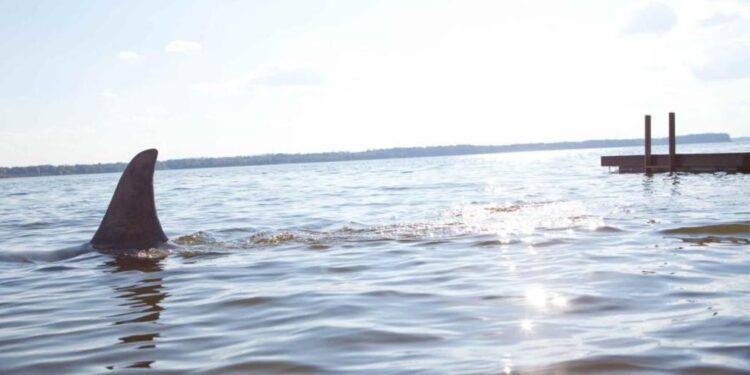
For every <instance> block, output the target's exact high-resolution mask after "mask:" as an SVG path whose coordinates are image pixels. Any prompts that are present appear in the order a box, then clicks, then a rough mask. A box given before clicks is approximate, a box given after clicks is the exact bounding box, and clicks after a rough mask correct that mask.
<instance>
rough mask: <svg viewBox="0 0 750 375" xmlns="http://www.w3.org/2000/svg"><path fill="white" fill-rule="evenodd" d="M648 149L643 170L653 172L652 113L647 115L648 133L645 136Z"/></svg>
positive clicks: (644, 140)
mask: <svg viewBox="0 0 750 375" xmlns="http://www.w3.org/2000/svg"><path fill="white" fill-rule="evenodd" d="M643 143H644V146H645V147H646V150H645V152H644V154H643V171H644V172H645V173H651V115H646V134H645V135H644V137H643Z"/></svg>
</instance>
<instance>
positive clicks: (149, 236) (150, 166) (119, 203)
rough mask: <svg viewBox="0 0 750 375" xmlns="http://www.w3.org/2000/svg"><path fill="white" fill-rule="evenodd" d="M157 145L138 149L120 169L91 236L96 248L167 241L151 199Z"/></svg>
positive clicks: (146, 245) (141, 246) (148, 245)
mask: <svg viewBox="0 0 750 375" xmlns="http://www.w3.org/2000/svg"><path fill="white" fill-rule="evenodd" d="M158 153H159V152H158V151H156V149H150V150H145V151H141V152H140V153H139V154H138V155H136V156H135V157H134V158H133V160H131V161H130V163H129V164H128V166H127V168H125V171H124V172H122V176H121V177H120V182H119V183H118V184H117V189H116V190H115V193H114V195H113V196H112V200H111V201H110V202H109V207H108V208H107V213H106V214H105V215H104V219H102V223H101V224H100V225H99V229H98V230H97V231H96V234H94V237H93V238H92V239H91V245H92V246H93V247H94V248H95V249H98V250H126V249H149V248H151V247H156V246H159V245H160V244H163V243H164V242H167V236H166V235H165V234H164V231H163V230H162V229H161V223H160V222H159V217H158V216H157V215H156V204H155V203H154V167H155V165H156V157H157V155H158Z"/></svg>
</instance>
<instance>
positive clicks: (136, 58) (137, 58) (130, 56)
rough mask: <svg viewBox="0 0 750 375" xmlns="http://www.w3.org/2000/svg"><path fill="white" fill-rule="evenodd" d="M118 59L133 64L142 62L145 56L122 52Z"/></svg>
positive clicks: (133, 52) (132, 52)
mask: <svg viewBox="0 0 750 375" xmlns="http://www.w3.org/2000/svg"><path fill="white" fill-rule="evenodd" d="M117 57H119V58H120V59H121V60H125V61H131V62H136V61H140V60H143V58H144V56H143V55H141V54H140V53H138V52H135V51H120V53H118V54H117Z"/></svg>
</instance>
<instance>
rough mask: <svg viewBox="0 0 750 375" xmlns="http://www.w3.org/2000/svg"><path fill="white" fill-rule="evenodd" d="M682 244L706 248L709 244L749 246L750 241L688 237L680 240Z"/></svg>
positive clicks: (737, 238) (728, 238)
mask: <svg viewBox="0 0 750 375" xmlns="http://www.w3.org/2000/svg"><path fill="white" fill-rule="evenodd" d="M680 239H681V240H682V241H683V242H687V243H691V244H694V245H698V246H706V245H710V244H732V245H750V239H747V238H742V237H717V236H705V237H689V238H680Z"/></svg>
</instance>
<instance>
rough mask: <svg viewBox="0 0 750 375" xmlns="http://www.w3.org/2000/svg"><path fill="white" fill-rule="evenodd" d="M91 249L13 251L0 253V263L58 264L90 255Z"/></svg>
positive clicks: (80, 247) (87, 247)
mask: <svg viewBox="0 0 750 375" xmlns="http://www.w3.org/2000/svg"><path fill="white" fill-rule="evenodd" d="M92 251H93V248H92V247H91V246H90V245H88V244H85V245H82V246H75V247H69V248H64V249H59V250H53V251H14V252H7V253H0V262H8V263H37V262H58V261H61V260H66V259H70V258H75V257H77V256H79V255H82V254H86V253H90V252H92Z"/></svg>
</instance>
